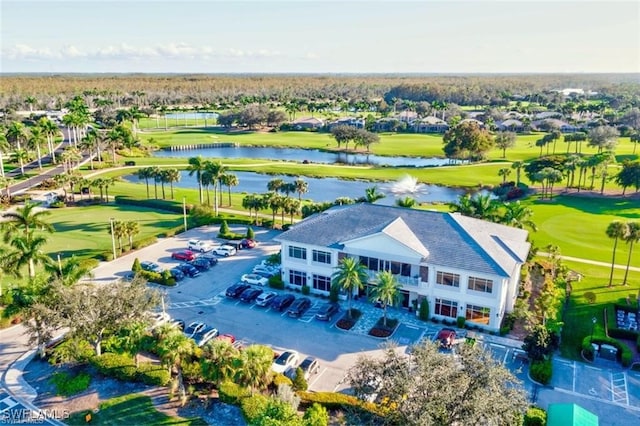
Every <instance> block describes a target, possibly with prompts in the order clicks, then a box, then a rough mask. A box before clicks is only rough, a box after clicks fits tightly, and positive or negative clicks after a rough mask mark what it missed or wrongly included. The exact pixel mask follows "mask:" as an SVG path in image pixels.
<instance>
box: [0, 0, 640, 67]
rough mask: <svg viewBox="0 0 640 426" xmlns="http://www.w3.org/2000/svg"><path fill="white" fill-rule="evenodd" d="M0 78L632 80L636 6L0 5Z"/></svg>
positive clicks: (258, 0)
mask: <svg viewBox="0 0 640 426" xmlns="http://www.w3.org/2000/svg"><path fill="white" fill-rule="evenodd" d="M0 16H1V18H0V19H1V21H0V24H1V26H0V37H1V38H0V40H1V42H0V72H3V73H15V72H30V73H60V72H77V73H113V72H121V73H127V72H135V73H550V72H554V73H555V72H560V73H565V72H567V73H601V72H615V73H638V72H640V1H637V0H622V1H615V0H613V1H607V0H601V1H594V0H575V1H571V2H570V1H562V0H558V1H554V0H537V1H524V0H469V1H459V0H438V1H436V0H414V1H392V0H367V1H364V0H362V1H357V0H356V1H334V0H322V1H320V0H316V1H311V0H288V1H271V0H254V1H244V0H234V1H230V0H227V1H222V0H220V1H218V0H206V1H205V0H186V1H181V0H173V1H166V0H155V1H153V0H129V1H122V2H120V1H108V0H82V1H79V0H75V1H58V0H41V1H31V0H0Z"/></svg>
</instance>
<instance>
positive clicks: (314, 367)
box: [294, 356, 320, 380]
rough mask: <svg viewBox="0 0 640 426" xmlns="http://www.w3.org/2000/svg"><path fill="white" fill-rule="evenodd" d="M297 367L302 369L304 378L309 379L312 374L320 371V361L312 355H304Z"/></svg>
mask: <svg viewBox="0 0 640 426" xmlns="http://www.w3.org/2000/svg"><path fill="white" fill-rule="evenodd" d="M298 367H300V368H301V369H302V372H303V373H304V379H305V380H309V378H310V377H311V376H313V375H314V374H318V372H319V371H320V363H319V362H318V360H317V359H315V358H314V357H312V356H308V357H306V358H305V359H304V361H302V362H301V363H300V365H299V366H298ZM294 375H295V373H294Z"/></svg>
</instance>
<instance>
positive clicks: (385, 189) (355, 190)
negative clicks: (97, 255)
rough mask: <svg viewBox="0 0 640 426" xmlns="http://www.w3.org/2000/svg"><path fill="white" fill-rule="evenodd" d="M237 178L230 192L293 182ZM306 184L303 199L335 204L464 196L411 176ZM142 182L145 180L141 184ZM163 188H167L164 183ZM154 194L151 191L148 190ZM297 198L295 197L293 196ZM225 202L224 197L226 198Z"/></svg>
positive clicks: (131, 178)
mask: <svg viewBox="0 0 640 426" xmlns="http://www.w3.org/2000/svg"><path fill="white" fill-rule="evenodd" d="M233 174H235V175H236V176H238V181H239V185H238V186H235V187H232V188H231V192H234V193H242V192H246V193H250V194H252V193H259V194H262V193H265V192H267V183H268V182H269V181H270V180H272V179H282V180H284V181H285V182H293V181H294V180H295V179H296V178H295V177H293V176H286V175H267V174H261V173H255V172H233ZM123 178H124V180H126V181H127V182H132V183H139V182H140V180H139V179H138V177H137V176H136V175H126V176H124V177H123ZM302 179H304V180H305V181H306V182H307V183H308V188H309V191H308V192H307V193H306V194H302V198H304V199H307V200H313V201H315V202H324V201H334V200H335V199H336V198H339V197H349V198H360V197H363V196H364V195H365V191H366V189H367V188H370V187H372V186H374V185H375V186H377V188H378V191H379V192H381V193H383V194H385V195H386V197H385V198H383V199H381V200H379V201H378V202H377V204H383V205H394V204H395V201H396V199H398V198H404V197H407V196H409V197H412V198H414V199H415V200H416V201H418V202H451V201H457V200H458V198H459V197H460V196H461V195H463V194H465V191H464V190H462V189H456V188H448V187H445V186H437V185H426V184H421V183H418V182H417V181H416V179H415V178H413V177H411V176H405V177H403V178H402V179H400V180H398V181H397V182H388V183H373V182H366V181H359V180H342V179H336V178H324V179H321V178H310V177H302ZM142 183H144V180H143V181H142ZM149 186H150V187H152V186H153V180H150V181H149ZM174 187H178V188H197V187H198V184H197V181H196V178H195V176H189V172H187V171H183V172H181V179H180V182H178V183H175V184H174ZM165 188H168V186H167V185H166V184H165ZM222 190H223V193H224V196H225V197H226V194H227V191H228V188H227V187H225V186H223V187H222ZM151 193H153V188H151ZM292 196H293V197H297V194H292ZM225 199H226V198H225Z"/></svg>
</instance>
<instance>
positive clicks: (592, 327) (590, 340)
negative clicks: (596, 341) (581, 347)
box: [589, 317, 598, 343]
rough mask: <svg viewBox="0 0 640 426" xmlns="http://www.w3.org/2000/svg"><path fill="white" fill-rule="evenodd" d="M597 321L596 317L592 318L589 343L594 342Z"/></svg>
mask: <svg viewBox="0 0 640 426" xmlns="http://www.w3.org/2000/svg"><path fill="white" fill-rule="evenodd" d="M596 322H598V320H597V319H596V317H593V318H591V338H590V339H589V343H592V342H593V331H594V330H595V328H596Z"/></svg>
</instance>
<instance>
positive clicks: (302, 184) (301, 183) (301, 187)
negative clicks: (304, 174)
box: [293, 178, 309, 201]
mask: <svg viewBox="0 0 640 426" xmlns="http://www.w3.org/2000/svg"><path fill="white" fill-rule="evenodd" d="M293 185H294V187H295V189H296V192H297V193H298V201H302V194H306V193H307V192H308V191H309V183H308V182H306V181H305V180H304V179H302V178H298V179H296V180H294V181H293Z"/></svg>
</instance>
